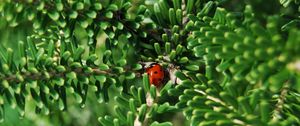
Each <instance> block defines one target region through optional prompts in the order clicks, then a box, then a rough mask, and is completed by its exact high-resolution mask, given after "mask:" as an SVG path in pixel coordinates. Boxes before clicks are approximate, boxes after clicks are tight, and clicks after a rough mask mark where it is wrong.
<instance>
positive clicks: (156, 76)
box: [146, 63, 165, 87]
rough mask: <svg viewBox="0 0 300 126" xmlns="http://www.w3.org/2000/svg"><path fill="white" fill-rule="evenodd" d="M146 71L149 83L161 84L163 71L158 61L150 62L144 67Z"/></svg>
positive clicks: (163, 75)
mask: <svg viewBox="0 0 300 126" xmlns="http://www.w3.org/2000/svg"><path fill="white" fill-rule="evenodd" d="M146 72H147V74H148V76H149V81H150V84H154V85H155V86H156V87H158V86H160V84H162V82H163V80H164V77H165V73H164V70H163V68H162V66H161V65H159V64H158V63H152V64H151V65H150V66H149V67H148V68H146Z"/></svg>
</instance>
